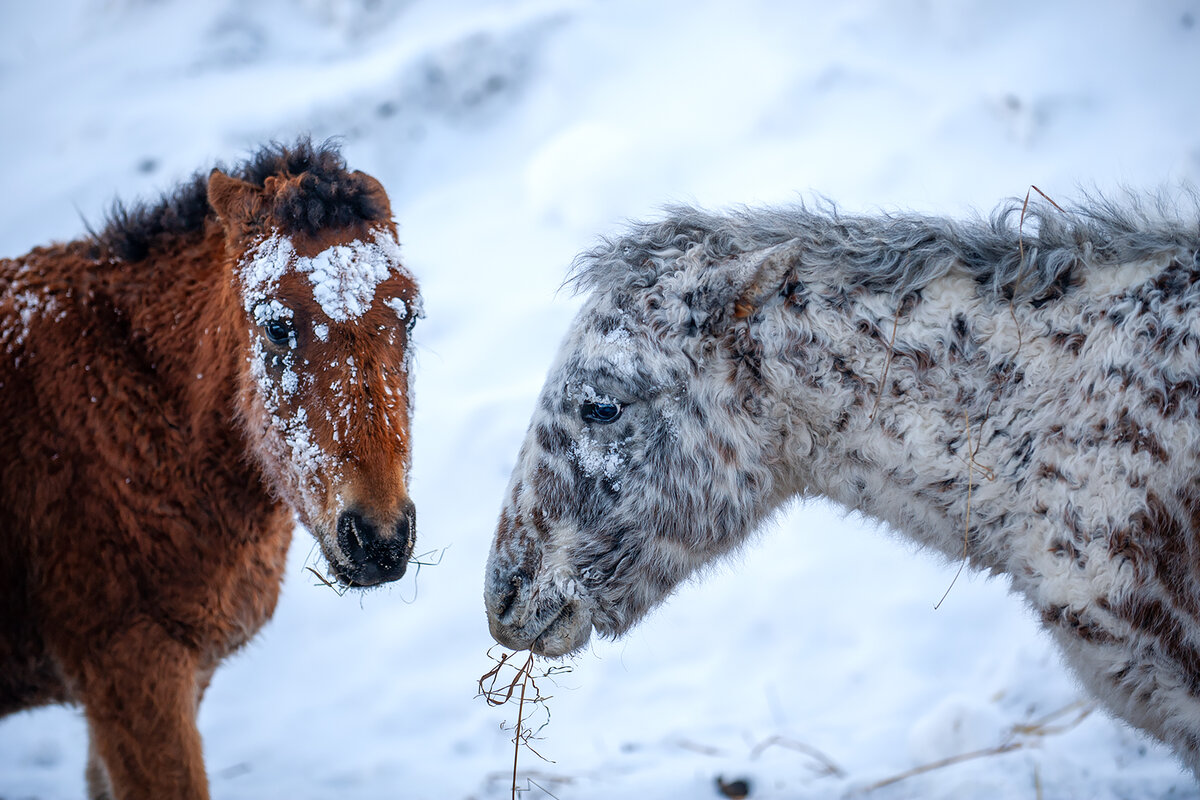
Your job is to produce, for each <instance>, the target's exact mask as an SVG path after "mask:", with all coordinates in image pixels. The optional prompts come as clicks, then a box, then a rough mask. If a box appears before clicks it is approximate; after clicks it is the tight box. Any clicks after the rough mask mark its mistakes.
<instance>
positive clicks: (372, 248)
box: [208, 164, 421, 586]
mask: <svg viewBox="0 0 1200 800" xmlns="http://www.w3.org/2000/svg"><path fill="white" fill-rule="evenodd" d="M337 166H338V167H339V168H338V169H334V170H327V171H326V173H325V174H321V173H319V172H317V173H314V172H307V171H306V172H301V173H300V174H295V175H293V174H289V173H288V172H287V171H286V170H284V171H282V172H281V173H280V174H278V175H270V176H267V177H265V179H264V180H262V185H261V186H260V185H257V182H248V181H244V180H241V179H239V178H235V177H230V176H228V175H226V174H224V173H222V172H220V171H218V170H214V171H213V173H212V174H211V175H210V176H209V181H208V199H209V203H210V205H211V206H212V208H213V209H214V210H215V211H216V212H217V215H218V217H219V219H220V223H221V226H222V227H223V229H224V234H225V241H226V251H227V255H228V264H229V266H230V268H231V269H232V280H233V284H234V287H235V289H236V291H237V292H238V294H239V295H240V298H241V310H242V314H241V315H240V316H239V327H240V336H241V343H242V345H243V346H244V351H245V359H244V363H243V364H242V367H241V369H240V372H239V378H238V381H239V388H238V401H237V405H238V415H239V416H240V421H241V424H242V426H243V427H244V429H245V433H246V435H247V437H248V439H249V441H250V443H251V449H252V451H253V452H254V454H255V456H256V458H257V460H258V462H259V465H260V467H261V470H262V473H263V476H264V479H265V481H266V483H267V485H268V487H269V488H270V489H271V491H272V492H273V493H274V494H276V495H277V496H278V497H280V498H281V499H283V500H284V501H285V502H286V503H287V504H288V505H289V506H290V507H291V508H292V509H293V510H294V511H295V513H296V515H297V516H298V518H299V520H300V522H301V523H302V524H304V525H305V527H307V528H308V529H309V530H310V531H311V532H312V533H313V535H314V536H315V538H316V540H317V542H318V543H319V544H320V546H321V550H322V552H323V553H324V555H325V557H326V559H327V560H328V562H329V565H330V568H331V570H332V572H333V574H334V576H335V577H336V578H337V579H338V580H339V581H341V582H342V583H344V584H347V585H354V586H370V585H373V584H378V583H383V582H386V581H392V580H396V579H398V578H400V577H401V576H402V575H403V574H404V572H405V568H406V566H407V563H408V559H409V557H410V556H411V554H412V549H413V544H414V542H415V538H416V510H415V507H414V505H413V503H412V501H411V500H410V499H409V496H408V489H407V485H408V473H409V469H410V464H411V456H410V445H409V442H410V414H411V399H410V398H411V394H410V386H411V380H412V369H411V366H412V365H411V355H412V350H411V342H410V334H411V331H412V326H413V323H414V322H415V321H416V320H417V318H418V317H419V316H421V310H420V309H421V306H420V297H419V294H418V289H417V285H416V282H415V281H414V279H413V276H412V275H411V274H410V273H409V272H408V270H407V269H405V267H404V266H403V265H402V263H401V259H400V246H399V244H398V242H397V238H396V226H395V224H394V223H393V222H392V219H391V209H390V206H389V203H388V199H387V195H386V194H385V193H384V190H383V187H382V186H380V184H379V183H378V181H376V180H375V179H374V178H372V177H370V176H368V175H366V174H364V173H362V172H353V173H347V172H346V171H345V170H343V169H340V164H339V165H337ZM330 172H332V174H329V173H330Z"/></svg>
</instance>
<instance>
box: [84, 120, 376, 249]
mask: <svg viewBox="0 0 1200 800" xmlns="http://www.w3.org/2000/svg"><path fill="white" fill-rule="evenodd" d="M217 168H218V169H221V170H222V171H223V172H225V173H226V174H228V175H231V176H233V177H235V178H239V179H241V180H243V181H246V182H247V183H251V184H254V185H255V186H260V187H261V186H262V185H263V184H264V182H265V181H266V179H267V178H269V177H271V176H272V175H280V176H285V177H296V176H300V180H299V182H298V186H295V187H288V188H287V189H286V190H284V191H282V192H280V193H279V194H278V195H276V196H275V204H274V206H273V207H272V208H271V209H270V212H271V213H272V215H273V217H274V219H275V221H276V222H278V223H279V225H280V226H281V227H282V228H283V230H284V232H286V233H304V234H315V233H316V232H317V231H318V230H320V229H321V228H325V227H344V226H347V225H350V224H352V223H353V222H356V221H359V220H374V219H378V218H379V217H380V216H381V215H382V214H384V213H385V210H384V208H383V206H382V205H381V204H380V203H379V201H378V200H377V199H376V197H375V195H374V194H372V192H371V190H370V187H369V186H368V183H367V181H365V180H364V179H363V178H362V176H361V175H359V174H356V173H352V172H348V171H347V170H346V162H345V160H344V159H343V158H342V155H341V153H340V152H339V150H338V147H337V145H336V143H334V142H331V141H326V142H323V143H321V144H319V145H314V144H313V143H312V141H311V140H309V139H308V138H307V137H301V138H300V139H298V140H297V141H296V143H295V144H294V145H291V146H287V145H283V144H280V143H278V142H272V143H270V144H268V145H265V146H264V147H262V148H261V149H260V150H259V151H258V152H257V153H255V154H254V155H252V156H251V157H250V158H249V159H247V160H246V161H245V162H243V163H242V164H239V165H238V166H236V167H234V168H232V169H226V168H225V167H223V166H222V165H220V164H218V165H217ZM210 172H211V170H206V171H202V172H197V173H195V174H194V175H193V176H192V177H191V178H190V179H189V180H187V181H185V182H184V183H182V184H180V185H179V186H177V187H176V188H175V189H174V190H173V191H171V192H169V193H165V194H163V195H162V196H161V197H160V198H159V199H158V201H157V202H152V203H138V204H135V205H133V206H126V205H125V204H124V203H122V202H121V201H120V200H117V201H115V202H114V203H113V207H112V210H111V211H110V212H109V214H108V217H107V220H106V225H105V227H104V228H103V230H101V231H99V232H97V233H94V234H93V235H92V238H93V239H94V240H95V242H96V244H98V245H99V246H100V247H102V248H103V249H104V250H106V251H108V252H109V253H111V254H112V255H114V256H116V257H117V258H120V259H122V260H125V261H140V260H141V259H143V258H145V257H146V256H147V255H148V254H149V253H150V252H151V251H152V250H154V249H155V248H156V245H158V244H159V243H160V242H163V241H164V240H167V239H171V238H173V237H178V236H183V235H187V234H189V233H194V232H197V231H202V230H203V229H204V224H205V220H206V219H208V218H209V217H210V215H213V214H214V212H213V211H212V209H211V208H210V207H209V205H208V194H207V193H208V176H209V173H210Z"/></svg>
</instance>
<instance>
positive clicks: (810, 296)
mask: <svg viewBox="0 0 1200 800" xmlns="http://www.w3.org/2000/svg"><path fill="white" fill-rule="evenodd" d="M574 280H575V281H576V283H577V285H578V286H580V287H582V288H584V289H587V290H590V291H591V296H590V298H589V299H588V301H587V303H586V304H585V306H584V307H583V309H582V310H581V311H580V313H579V316H578V317H577V318H576V320H575V322H574V324H573V326H572V328H571V330H570V332H569V333H568V335H567V337H566V340H565V342H564V343H563V346H562V349H561V350H560V353H559V355H558V358H557V360H556V362H555V364H554V365H553V366H552V368H551V370H550V374H549V376H548V379H547V382H546V385H545V388H544V389H543V392H542V395H541V397H540V399H539V401H538V406H537V409H536V411H535V413H534V417H533V420H532V422H531V425H530V430H529V434H528V436H527V438H526V441H525V443H524V445H523V447H522V450H521V454H520V457H519V459H518V463H517V466H516V468H515V470H514V472H513V478H512V483H511V487H510V491H509V496H508V497H507V499H506V501H505V504H504V507H503V510H502V512H501V515H500V521H499V524H498V528H497V533H496V538H495V542H494V544H493V548H492V553H491V556H490V558H489V565H488V572H487V579H486V584H485V600H486V605H487V610H488V614H489V620H490V624H491V628H492V632H493V635H494V636H496V638H497V639H498V640H499V641H501V642H503V643H505V644H507V645H509V646H511V647H530V648H532V649H533V650H535V651H538V652H543V653H546V654H551V655H554V654H561V653H566V652H570V651H572V650H575V649H577V648H579V647H580V646H582V645H583V643H584V642H586V641H587V639H588V637H589V635H590V633H591V631H592V630H593V629H595V630H596V631H598V632H599V633H601V634H604V635H610V636H615V635H619V634H620V633H622V632H624V631H625V630H627V629H628V628H629V627H630V626H631V625H633V624H635V623H636V622H637V620H638V619H640V618H641V617H642V616H643V615H644V614H645V613H646V611H647V610H648V609H649V608H651V607H653V606H654V605H656V604H658V603H661V602H662V601H663V600H664V599H665V598H666V597H667V596H668V595H669V594H670V593H671V591H672V590H673V589H674V588H675V587H676V586H677V585H678V584H679V582H680V581H682V580H684V579H685V578H687V577H688V576H689V575H692V574H693V573H694V572H695V571H696V570H697V569H699V568H700V567H702V566H703V565H705V564H707V563H710V562H712V561H713V560H714V559H716V558H718V557H720V556H721V555H722V554H725V553H727V552H729V551H730V550H732V549H734V548H736V547H738V546H739V545H740V544H741V543H742V542H744V541H745V540H746V538H747V536H748V535H749V534H750V533H751V532H752V531H753V530H754V529H755V528H756V527H757V526H758V525H759V524H760V523H761V522H762V521H763V520H764V519H765V518H766V517H768V516H769V515H770V514H771V513H772V512H773V511H774V510H776V509H777V508H779V507H780V505H781V504H782V503H784V502H785V501H786V500H788V499H789V498H793V497H797V496H801V497H803V496H816V495H821V496H825V497H828V498H831V499H833V500H834V501H837V502H838V503H841V504H842V505H844V506H845V507H846V508H849V509H855V510H859V511H861V512H863V513H864V514H866V515H868V516H870V517H873V518H875V519H878V520H881V521H883V522H886V523H887V524H888V525H889V526H890V527H892V528H893V529H895V530H897V531H899V532H901V533H902V534H904V535H906V536H907V537H909V538H911V539H912V540H914V541H916V542H918V543H920V544H922V545H925V546H927V547H930V548H933V549H935V550H937V551H939V552H941V553H943V554H944V555H945V556H946V557H947V558H949V559H953V560H958V559H960V558H962V557H963V556H964V555H965V557H966V558H967V560H968V562H969V563H970V564H971V565H972V566H974V567H977V568H981V569H985V570H988V571H991V572H993V573H997V574H1003V575H1006V576H1007V577H1008V580H1009V582H1010V585H1011V587H1012V590H1013V591H1014V592H1015V593H1017V594H1018V595H1020V596H1022V597H1023V598H1025V600H1026V601H1027V602H1028V603H1029V604H1030V605H1031V606H1032V608H1033V609H1034V610H1035V611H1036V612H1037V614H1038V615H1039V617H1040V619H1041V620H1042V623H1043V624H1044V626H1045V627H1046V628H1047V630H1049V631H1050V632H1051V634H1052V635H1053V637H1054V639H1055V640H1056V641H1057V642H1058V644H1059V645H1060V647H1061V648H1062V650H1063V652H1064V654H1065V656H1066V659H1067V661H1068V663H1069V664H1071V665H1072V666H1073V667H1074V668H1075V669H1076V671H1077V673H1078V675H1079V677H1080V679H1081V680H1082V681H1083V682H1084V683H1085V684H1086V685H1087V686H1088V687H1089V688H1090V689H1091V691H1092V692H1094V693H1095V694H1096V696H1097V697H1099V698H1100V699H1101V700H1102V701H1104V702H1105V703H1106V704H1107V706H1108V708H1109V709H1111V710H1112V711H1113V713H1115V714H1116V715H1118V716H1120V717H1122V718H1124V719H1125V720H1127V721H1129V722H1130V723H1132V724H1133V725H1135V726H1137V727H1139V728H1142V729H1144V730H1146V731H1148V732H1150V733H1151V734H1153V735H1154V736H1157V737H1158V738H1160V739H1162V740H1163V741H1165V742H1167V743H1168V744H1169V745H1171V746H1172V747H1173V748H1174V749H1175V750H1176V752H1177V753H1178V754H1179V755H1180V757H1181V758H1182V759H1183V760H1184V762H1185V763H1187V764H1188V765H1189V766H1190V767H1191V768H1192V769H1193V770H1197V769H1200V601H1198V600H1197V598H1198V597H1200V538H1198V535H1200V211H1198V210H1197V202H1196V198H1195V195H1194V194H1191V193H1184V194H1183V195H1182V196H1180V197H1178V198H1175V199H1174V200H1172V198H1170V197H1167V196H1161V197H1155V198H1147V199H1140V200H1139V199H1137V198H1132V197H1130V198H1126V199H1125V201H1124V202H1120V203H1118V202H1112V201H1108V200H1104V199H1102V198H1089V199H1085V200H1084V202H1082V203H1081V204H1079V205H1078V206H1076V207H1074V208H1072V209H1070V210H1069V211H1061V210H1059V209H1057V208H1052V207H1049V206H1035V207H1031V209H1030V210H1029V213H1028V214H1027V215H1026V217H1025V218H1024V220H1023V221H1022V220H1021V206H1020V205H1019V204H1017V203H1010V204H1007V205H1005V206H1003V207H1001V208H1000V209H999V210H998V211H997V212H996V213H995V214H994V215H992V217H991V218H990V219H989V220H981V219H975V220H968V221H956V220H949V219H943V218H932V217H921V216H915V215H890V216H889V215H883V216H848V215H843V214H840V213H839V212H838V211H836V210H835V209H832V208H824V209H817V210H813V209H810V208H806V207H794V208H788V209H783V210H767V211H752V210H746V211H741V212H738V213H734V214H728V215H718V214H710V213H705V212H701V211H697V210H694V209H689V208H676V209H672V210H671V211H670V212H669V214H668V216H667V217H666V218H665V219H663V220H661V221H659V222H655V223H651V224H643V225H636V226H634V227H633V228H632V229H631V230H630V231H629V232H628V233H627V234H626V235H625V236H622V237H619V238H616V239H612V240H607V241H604V242H602V243H601V244H600V245H599V246H598V247H597V248H595V249H594V250H592V251H591V252H589V253H586V254H585V255H583V256H582V257H581V258H580V259H579V260H578V261H577V263H576V267H575V272H574ZM596 404H603V405H607V406H609V407H611V406H616V407H618V408H619V409H620V410H621V413H620V416H619V418H618V419H617V420H616V421H613V422H609V423H607V424H602V423H600V422H597V421H596V420H595V418H594V415H592V417H591V418H589V413H588V408H595V407H596ZM968 498H970V499H969V504H968ZM968 505H969V507H968Z"/></svg>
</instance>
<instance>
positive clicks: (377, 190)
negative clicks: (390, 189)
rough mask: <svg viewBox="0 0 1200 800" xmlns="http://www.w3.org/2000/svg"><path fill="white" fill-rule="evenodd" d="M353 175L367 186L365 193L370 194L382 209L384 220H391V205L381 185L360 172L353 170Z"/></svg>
mask: <svg viewBox="0 0 1200 800" xmlns="http://www.w3.org/2000/svg"><path fill="white" fill-rule="evenodd" d="M354 175H356V176H357V177H359V178H361V179H362V181H363V183H365V184H366V185H367V191H368V192H369V193H370V194H371V196H372V197H373V198H374V199H375V201H376V202H377V203H379V206H380V208H382V209H383V216H384V217H385V218H386V219H391V218H392V204H391V201H389V200H388V196H387V192H386V191H384V189H383V184H382V183H380V182H379V181H378V180H376V179H375V178H373V177H371V176H370V175H368V174H367V173H365V172H363V171H362V170H357V169H356V170H354Z"/></svg>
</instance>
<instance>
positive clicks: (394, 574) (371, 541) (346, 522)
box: [330, 502, 417, 586]
mask: <svg viewBox="0 0 1200 800" xmlns="http://www.w3.org/2000/svg"><path fill="white" fill-rule="evenodd" d="M416 540H417V509H416V506H414V505H413V504H412V503H411V502H409V503H407V504H406V505H405V506H404V508H403V509H402V511H401V513H400V516H399V518H398V519H396V520H395V521H394V522H391V524H386V525H380V524H377V523H376V522H374V521H372V520H370V519H368V518H367V517H366V516H364V515H363V514H362V513H361V512H360V511H358V510H355V509H348V510H346V511H343V512H342V513H341V514H340V515H338V520H337V546H338V550H340V551H341V556H342V558H340V559H339V558H331V559H330V565H331V566H332V568H333V573H334V575H335V576H336V577H337V579H338V580H339V581H341V582H342V583H344V584H346V585H348V586H375V585H377V584H380V583H388V582H389V581H394V580H399V579H400V578H402V577H403V576H404V572H405V570H406V569H408V559H409V558H410V557H411V556H412V551H413V545H414V544H415V543H416Z"/></svg>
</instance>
